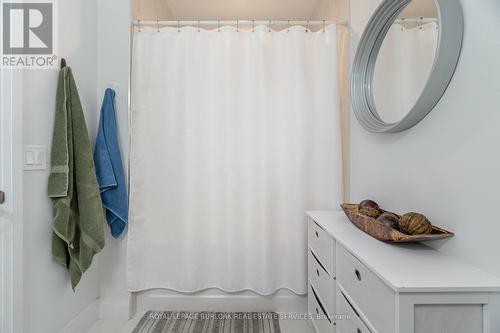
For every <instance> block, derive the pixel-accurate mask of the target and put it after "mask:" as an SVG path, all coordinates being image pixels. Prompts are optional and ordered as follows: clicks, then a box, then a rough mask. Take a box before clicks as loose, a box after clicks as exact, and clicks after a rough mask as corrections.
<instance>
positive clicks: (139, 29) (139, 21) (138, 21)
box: [137, 20, 141, 32]
mask: <svg viewBox="0 0 500 333" xmlns="http://www.w3.org/2000/svg"><path fill="white" fill-rule="evenodd" d="M137 27H138V28H137V31H138V32H141V20H137Z"/></svg>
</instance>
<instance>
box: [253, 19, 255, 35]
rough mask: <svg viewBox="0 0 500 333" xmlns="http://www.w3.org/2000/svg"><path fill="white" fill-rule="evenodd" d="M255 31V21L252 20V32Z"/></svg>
mask: <svg viewBox="0 0 500 333" xmlns="http://www.w3.org/2000/svg"><path fill="white" fill-rule="evenodd" d="M254 31H255V20H252V32H254Z"/></svg>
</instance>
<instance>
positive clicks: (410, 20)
mask: <svg viewBox="0 0 500 333" xmlns="http://www.w3.org/2000/svg"><path fill="white" fill-rule="evenodd" d="M430 22H439V20H438V19H437V18H434V17H412V18H400V19H397V20H396V22H395V23H430Z"/></svg>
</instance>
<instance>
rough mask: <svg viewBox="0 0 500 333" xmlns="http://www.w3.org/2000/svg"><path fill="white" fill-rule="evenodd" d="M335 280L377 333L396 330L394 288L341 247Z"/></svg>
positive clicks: (390, 332) (339, 247)
mask: <svg viewBox="0 0 500 333" xmlns="http://www.w3.org/2000/svg"><path fill="white" fill-rule="evenodd" d="M337 283H338V284H339V286H341V287H342V289H343V290H345V292H346V293H347V296H348V297H349V300H351V301H352V302H351V303H352V305H353V306H354V308H356V309H357V310H359V311H360V312H361V313H362V314H363V316H362V317H363V318H366V319H367V320H368V321H369V322H368V324H369V325H370V326H372V327H373V328H374V330H375V331H376V332H377V333H394V332H395V329H396V327H395V316H396V314H395V308H396V295H395V293H394V291H393V290H392V289H390V288H389V287H388V286H387V285H386V284H385V283H384V282H383V281H382V280H380V279H379V278H378V276H376V275H375V273H373V272H372V271H370V269H368V267H366V266H365V265H364V264H363V263H362V262H360V261H359V260H358V259H357V258H355V257H354V256H353V255H352V254H351V253H350V252H348V251H347V250H346V249H344V248H343V247H342V246H338V248H337Z"/></svg>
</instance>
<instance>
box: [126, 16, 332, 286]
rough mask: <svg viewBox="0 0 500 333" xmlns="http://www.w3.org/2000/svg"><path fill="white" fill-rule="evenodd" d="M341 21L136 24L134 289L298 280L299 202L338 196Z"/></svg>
mask: <svg viewBox="0 0 500 333" xmlns="http://www.w3.org/2000/svg"><path fill="white" fill-rule="evenodd" d="M337 64H338V63H337V32H336V27H335V26H330V27H327V29H326V31H325V32H315V33H311V32H306V31H305V29H304V28H303V27H292V28H291V29H290V31H289V32H287V31H286V30H285V31H280V32H275V31H272V32H269V31H268V28H267V27H264V26H260V27H257V28H256V29H255V31H254V32H251V31H247V32H244V31H239V32H238V31H236V29H234V28H231V27H224V28H222V29H221V31H220V32H218V31H217V30H212V31H206V30H201V31H198V29H195V28H189V27H186V28H183V29H181V30H180V32H178V30H177V29H172V28H165V29H162V30H161V31H159V32H158V31H157V30H156V29H143V30H142V31H140V32H135V33H134V42H133V70H132V110H131V112H132V115H131V161H130V217H129V219H130V222H129V229H128V251H127V262H128V264H127V281H128V288H129V290H130V291H139V290H145V289H151V288H167V289H173V290H177V291H182V292H194V291H199V290H203V289H207V288H220V289H222V290H225V291H231V292H235V291H241V290H253V291H255V292H257V293H260V294H272V293H274V292H275V291H276V290H278V289H280V288H288V289H291V290H293V291H294V292H296V293H298V294H304V293H306V291H307V288H306V253H307V252H306V238H307V232H306V224H305V217H304V211H305V210H306V209H337V208H338V205H339V203H340V202H341V187H342V186H341V185H342V184H341V183H342V174H341V167H342V163H341V142H340V141H341V139H340V138H341V136H340V114H339V97H338V90H339V89H338V78H337Z"/></svg>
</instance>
